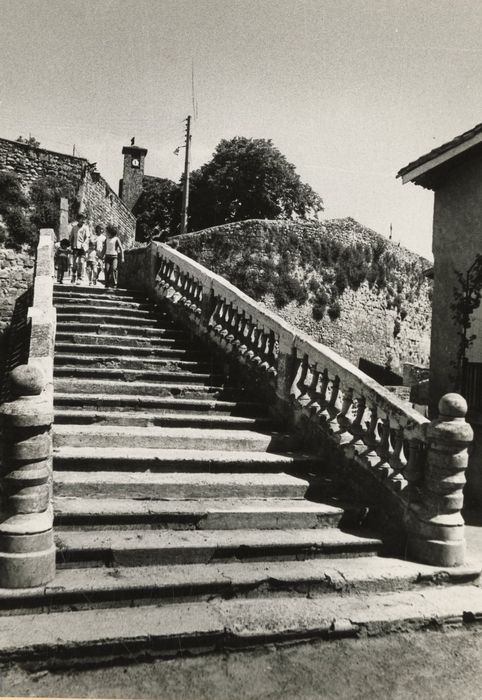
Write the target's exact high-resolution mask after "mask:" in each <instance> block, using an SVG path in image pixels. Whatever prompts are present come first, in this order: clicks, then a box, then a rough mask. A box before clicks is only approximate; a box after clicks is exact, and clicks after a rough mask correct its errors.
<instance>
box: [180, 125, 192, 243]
mask: <svg viewBox="0 0 482 700" xmlns="http://www.w3.org/2000/svg"><path fill="white" fill-rule="evenodd" d="M190 162H191V115H189V116H188V118H187V119H186V154H185V159H184V187H183V188H182V214H181V234H183V233H186V232H187V215H188V208H189V164H190Z"/></svg>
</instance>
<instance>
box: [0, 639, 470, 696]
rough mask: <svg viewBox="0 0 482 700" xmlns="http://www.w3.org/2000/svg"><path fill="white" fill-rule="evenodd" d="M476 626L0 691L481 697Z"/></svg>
mask: <svg viewBox="0 0 482 700" xmlns="http://www.w3.org/2000/svg"><path fill="white" fill-rule="evenodd" d="M481 687H482V630H480V629H477V630H470V629H469V630H463V631H462V630H449V631H444V632H424V633H413V632H412V633H405V634H399V635H396V636H390V637H382V638H364V639H358V640H354V639H344V640H336V641H333V642H330V643H329V644H327V643H326V642H315V643H311V644H307V643H304V644H300V645H297V646H279V647H274V646H270V647H265V648H263V649H257V650H254V651H244V652H232V653H229V654H211V655H208V656H200V657H190V658H183V659H171V660H167V661H156V662H153V663H138V664H133V665H129V666H125V665H121V666H112V667H103V668H97V669H89V670H82V671H76V670H74V671H65V672H61V673H48V672H40V673H29V672H28V671H25V670H24V669H22V668H20V667H18V666H12V667H10V668H4V669H3V670H2V669H0V693H1V694H3V695H9V696H10V695H15V696H21V695H24V696H28V697H32V696H35V697H46V696H54V697H83V698H155V699H156V700H180V699H181V698H182V700H226V699H227V698H229V700H251V699H253V700H259V699H260V698H262V699H263V700H295V698H296V699H297V700H314V699H315V698H318V699H319V698H326V699H327V700H354V699H357V700H358V698H360V700H361V699H362V698H363V699H364V700H365V699H366V698H370V699H371V700H386V698H390V700H407V699H411V698H417V700H432V698H437V699H438V700H444V699H445V698H447V699H449V698H450V700H452V698H459V699H460V700H472V699H474V700H475V698H477V700H478V698H480V689H481Z"/></svg>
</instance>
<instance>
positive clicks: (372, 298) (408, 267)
mask: <svg viewBox="0 0 482 700" xmlns="http://www.w3.org/2000/svg"><path fill="white" fill-rule="evenodd" d="M330 239H331V240H334V241H336V242H337V243H338V245H339V250H340V251H342V250H344V249H347V248H349V247H350V246H354V245H356V244H361V243H371V244H376V243H378V244H379V245H380V246H382V247H383V248H384V250H385V252H386V254H387V256H388V257H389V260H390V259H391V261H392V262H391V265H392V267H393V266H394V269H396V278H397V284H398V285H399V290H397V289H389V286H390V285H386V286H385V287H383V288H379V286H378V285H377V284H372V285H370V284H369V283H368V282H367V281H365V282H362V283H361V284H360V286H359V287H358V289H352V288H350V287H349V286H348V287H347V288H346V289H345V291H344V292H343V293H342V294H341V296H340V297H339V307H340V314H339V317H338V318H336V319H334V320H332V319H331V318H330V316H329V314H328V313H325V315H324V317H323V318H322V319H321V320H316V319H315V318H314V317H313V297H314V294H313V293H312V292H311V291H310V282H311V281H316V282H318V283H319V284H320V285H322V286H323V284H324V283H325V282H326V280H327V279H328V278H329V276H330V275H331V276H333V275H334V273H335V272H336V267H337V266H338V268H343V263H342V262H340V263H333V262H331V263H330V264H328V265H327V267H326V269H325V268H323V269H322V270H320V269H319V265H318V269H315V266H316V265H317V263H314V262H313V259H312V260H311V261H310V262H309V263H308V264H306V259H305V260H304V259H303V255H304V253H303V250H306V251H308V253H310V251H313V249H314V246H316V245H317V241H320V242H321V243H323V241H328V242H329V240H330ZM172 241H173V242H175V245H177V246H178V249H179V251H181V252H182V253H185V254H186V255H188V256H189V257H191V258H193V259H194V260H197V261H198V262H200V263H201V264H203V265H205V266H206V267H208V268H209V269H211V270H213V271H214V272H217V273H219V274H221V275H223V276H224V277H226V279H228V280H229V281H230V282H232V283H233V284H236V285H237V286H239V287H240V288H241V289H243V290H244V291H246V292H247V293H250V292H249V290H247V289H244V288H243V285H242V283H241V280H242V279H243V275H242V274H241V273H242V271H243V270H249V269H250V268H252V270H253V272H254V273H255V274H256V275H260V274H262V273H263V268H264V264H263V261H265V262H266V266H268V264H269V263H272V262H273V261H277V260H279V259H280V257H281V256H280V250H282V248H283V247H284V248H285V249H286V247H287V245H288V247H289V248H290V260H289V262H288V263H287V266H286V269H287V271H288V272H289V273H290V275H291V276H292V277H294V278H296V279H298V280H299V281H300V282H301V283H302V284H303V285H304V286H305V288H307V289H308V299H307V301H306V302H303V303H301V304H300V303H298V302H297V301H291V302H290V303H288V304H286V305H285V306H282V307H281V308H279V307H278V306H277V305H276V303H275V300H274V297H273V294H263V295H262V296H257V297H256V300H257V301H260V302H261V303H262V304H263V305H264V306H265V307H267V308H268V309H270V310H271V311H274V312H275V313H277V314H279V315H280V316H281V317H282V318H283V319H285V320H286V321H288V322H289V323H292V324H293V325H295V326H296V327H297V328H299V329H300V330H302V331H303V332H305V333H308V334H309V335H310V336H311V337H312V338H314V339H315V340H318V341H320V342H322V343H324V344H325V345H328V346H329V347H331V348H333V349H334V350H336V351H337V352H339V353H340V354H341V355H343V357H345V358H347V359H348V360H350V362H352V363H354V364H355V365H358V362H359V360H360V358H365V359H367V360H370V361H371V362H374V363H377V364H380V365H382V366H384V367H387V368H389V369H392V370H393V371H395V372H398V373H400V374H401V371H402V367H403V365H404V363H405V362H412V363H415V364H418V365H424V366H428V360H429V351H430V330H431V289H432V282H431V281H430V280H428V279H427V278H426V277H424V276H423V274H422V273H423V270H425V269H427V268H428V267H429V262H428V261H427V260H425V259H424V258H421V257H420V256H419V255H417V254H416V253H413V252H411V251H409V250H407V249H406V248H402V247H400V246H397V245H395V244H393V243H391V242H390V241H388V240H387V239H386V238H383V237H382V236H380V235H379V234H377V233H376V232H375V231H371V230H370V229H367V228H366V227H364V226H362V225H361V224H359V223H358V222H356V221H354V220H353V219H350V218H347V219H335V220H332V221H324V222H322V223H305V222H293V221H264V220H263V221H262V220H254V219H253V220H249V221H242V222H236V223H231V224H224V225H223V226H217V227H213V228H210V229H206V230H205V231H200V232H197V233H190V234H186V235H184V236H178V237H176V238H174V239H172ZM292 243H293V245H292ZM293 250H296V251H297V252H293ZM268 251H269V252H268ZM340 257H341V256H340ZM312 263H313V265H312ZM407 271H408V272H407ZM245 277H246V275H245ZM389 291H391V295H390V294H389ZM395 299H399V302H398V307H397V305H396V304H395Z"/></svg>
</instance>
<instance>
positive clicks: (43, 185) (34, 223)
mask: <svg viewBox="0 0 482 700" xmlns="http://www.w3.org/2000/svg"><path fill="white" fill-rule="evenodd" d="M61 197H66V198H67V199H69V201H73V200H74V198H75V190H74V187H73V185H72V184H71V183H70V182H69V181H68V180H66V179H64V178H60V177H54V176H49V177H45V178H39V179H38V180H36V181H35V182H33V183H32V185H31V187H30V189H29V190H28V191H26V190H25V189H24V188H23V187H22V185H21V183H20V180H19V178H18V176H17V175H16V174H15V173H10V172H1V173H0V218H1V221H2V223H3V226H1V227H0V242H1V243H3V244H5V245H9V246H12V247H16V246H21V245H24V244H28V245H34V244H35V242H36V240H37V236H38V230H39V229H40V228H53V229H54V230H56V229H57V226H58V222H59V207H60V198H61Z"/></svg>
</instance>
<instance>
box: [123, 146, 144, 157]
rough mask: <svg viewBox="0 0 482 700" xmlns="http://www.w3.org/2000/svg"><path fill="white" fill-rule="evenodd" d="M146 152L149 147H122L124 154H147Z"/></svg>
mask: <svg viewBox="0 0 482 700" xmlns="http://www.w3.org/2000/svg"><path fill="white" fill-rule="evenodd" d="M146 153H147V148H142V147H141V146H124V148H123V149H122V154H123V155H131V156H145V155H146Z"/></svg>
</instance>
